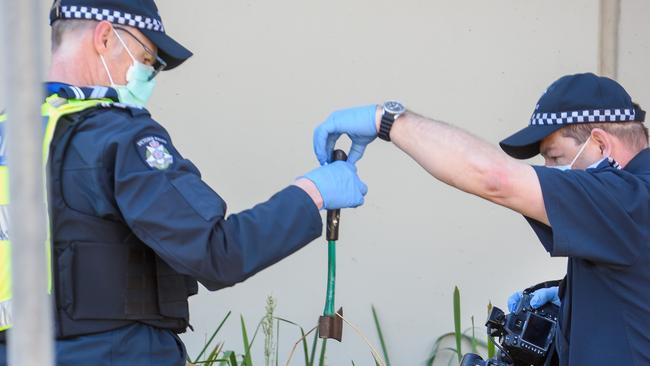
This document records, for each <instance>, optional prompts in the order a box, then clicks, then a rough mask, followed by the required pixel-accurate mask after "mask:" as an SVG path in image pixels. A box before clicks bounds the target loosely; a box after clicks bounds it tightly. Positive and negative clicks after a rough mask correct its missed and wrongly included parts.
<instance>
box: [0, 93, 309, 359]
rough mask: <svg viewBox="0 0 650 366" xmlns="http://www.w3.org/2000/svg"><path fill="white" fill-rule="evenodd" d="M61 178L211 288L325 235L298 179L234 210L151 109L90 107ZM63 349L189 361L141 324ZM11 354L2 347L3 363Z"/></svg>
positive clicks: (78, 198) (84, 203)
mask: <svg viewBox="0 0 650 366" xmlns="http://www.w3.org/2000/svg"><path fill="white" fill-rule="evenodd" d="M47 89H48V95H50V94H53V93H58V94H59V96H62V97H67V98H78V99H84V98H97V97H109V98H115V100H116V98H117V94H116V93H115V91H114V90H112V89H110V88H98V89H92V88H77V87H71V86H69V85H65V84H57V83H49V84H47ZM190 122H191V121H188V123H190ZM217 160H218V159H217ZM61 178H62V186H63V196H64V198H65V199H66V202H67V204H68V206H70V207H71V208H72V209H75V210H77V211H78V212H81V213H85V214H88V215H92V216H98V217H102V218H105V219H109V220H116V221H121V222H124V223H126V225H128V226H129V227H130V228H131V230H132V231H133V233H134V234H135V235H137V237H138V238H139V239H140V240H142V241H143V242H144V243H145V244H146V245H147V246H149V247H151V248H152V249H153V250H154V251H155V252H156V254H157V255H158V256H160V257H161V258H162V259H163V260H164V261H165V262H167V263H168V264H169V265H170V266H171V267H172V268H174V269H175V270H176V271H177V272H179V273H182V274H186V275H189V276H192V277H194V278H196V279H197V280H198V281H199V282H201V283H202V284H203V285H204V286H205V287H206V288H208V289H210V290H217V289H220V288H223V287H227V286H232V285H233V284H235V283H237V282H241V281H243V280H244V279H246V278H248V277H250V276H252V275H253V274H255V273H257V272H259V271H260V270H262V269H264V268H266V267H268V266H270V265H272V264H273V263H276V262H277V261H279V260H281V259H282V258H284V257H286V256H288V255H290V254H291V253H293V252H295V251H296V250H298V249H300V248H302V247H303V246H305V245H306V244H308V243H309V242H311V241H312V240H314V239H315V238H317V237H318V236H320V235H321V233H322V220H321V216H320V213H319V211H318V209H317V207H316V205H315V204H314V202H313V201H312V200H311V198H310V197H309V195H307V193H306V192H304V191H303V190H302V189H300V188H298V187H295V186H290V187H288V188H285V189H283V190H281V191H280V192H278V193H276V194H275V195H273V196H272V197H271V198H270V199H269V200H268V201H266V202H264V203H261V204H259V205H257V206H255V207H253V208H251V209H249V210H245V211H243V212H240V213H237V214H231V215H229V216H227V214H226V203H225V201H224V200H223V199H222V198H221V197H220V196H219V195H218V194H217V193H215V192H214V191H213V190H212V189H211V188H210V187H209V186H208V185H207V184H206V183H205V182H203V181H202V180H201V175H200V173H199V170H198V169H197V168H196V167H195V166H194V164H192V162H190V161H189V160H187V159H185V158H184V157H183V156H182V155H181V154H180V153H179V152H178V150H177V149H176V148H175V147H174V145H173V143H172V139H171V137H170V136H169V134H168V133H167V131H166V130H165V129H164V128H163V127H162V126H161V125H160V124H158V123H157V122H156V121H154V120H153V119H152V118H151V116H150V115H149V113H148V112H147V111H146V110H144V109H135V108H126V107H122V108H118V107H112V108H107V109H103V110H100V111H98V112H97V113H93V114H91V115H89V116H88V117H87V118H86V120H84V121H83V122H82V124H81V126H80V127H79V128H78V132H77V133H76V135H75V136H74V137H73V139H72V140H71V142H70V144H69V146H68V148H67V152H66V154H65V157H64V162H63V172H62V177H61ZM229 179H237V177H230V178H229ZM56 349H57V358H58V363H57V364H58V365H60V366H61V365H81V364H84V365H85V364H88V365H90V364H92V365H127V364H128V365H149V364H151V365H154V364H155V365H157V366H163V365H184V363H185V362H184V360H185V358H184V351H183V347H182V344H180V341H179V340H178V337H177V336H176V335H174V334H173V333H172V332H171V331H169V330H163V329H156V328H153V327H150V326H146V325H142V324H134V325H131V326H128V327H125V328H121V329H117V330H114V331H111V332H105V333H101V334H94V335H88V336H82V337H77V338H74V339H67V340H59V341H57V345H56ZM79 350H84V351H83V352H80V351H79ZM4 352H5V346H4V345H0V366H2V365H3V364H4V362H5V360H4Z"/></svg>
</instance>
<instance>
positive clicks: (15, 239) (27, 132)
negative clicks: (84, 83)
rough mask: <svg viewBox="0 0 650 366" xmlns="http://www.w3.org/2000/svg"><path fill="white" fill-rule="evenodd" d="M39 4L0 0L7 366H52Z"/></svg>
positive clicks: (36, 1) (30, 0) (34, 0)
mask: <svg viewBox="0 0 650 366" xmlns="http://www.w3.org/2000/svg"><path fill="white" fill-rule="evenodd" d="M41 3H42V0H2V4H3V8H2V14H3V15H4V16H3V18H4V19H3V20H2V23H3V24H4V27H5V29H4V33H5V40H4V45H3V47H2V54H3V57H4V58H5V60H6V62H7V65H6V69H5V76H6V78H5V79H6V81H7V84H6V85H5V91H6V95H7V101H6V102H7V104H6V107H7V117H8V118H7V122H6V123H7V136H8V139H7V144H8V156H7V160H8V163H9V175H10V181H9V189H10V200H11V202H10V205H9V221H10V222H9V235H10V240H11V248H12V257H11V261H12V278H13V291H12V293H13V296H12V312H13V322H12V323H13V328H11V329H10V330H9V333H8V339H7V341H8V344H7V346H8V351H7V352H8V361H9V365H10V366H18V365H28V366H32V365H34V366H36V365H38V366H51V365H53V344H52V338H53V332H52V300H51V299H50V298H49V296H48V295H47V267H46V252H45V240H46V229H47V227H46V225H48V223H47V221H46V216H45V204H44V203H45V201H44V188H43V172H42V147H41V146H42V134H43V129H42V122H41V120H42V118H41V113H40V109H41V107H40V105H41V103H42V102H43V94H44V92H43V87H42V82H43V78H42V66H41V65H42V60H43V55H42V53H41V46H42V40H41V38H42V33H41V32H42V27H41V23H42V22H44V21H45V17H44V16H43V14H44V13H43V12H42V11H41Z"/></svg>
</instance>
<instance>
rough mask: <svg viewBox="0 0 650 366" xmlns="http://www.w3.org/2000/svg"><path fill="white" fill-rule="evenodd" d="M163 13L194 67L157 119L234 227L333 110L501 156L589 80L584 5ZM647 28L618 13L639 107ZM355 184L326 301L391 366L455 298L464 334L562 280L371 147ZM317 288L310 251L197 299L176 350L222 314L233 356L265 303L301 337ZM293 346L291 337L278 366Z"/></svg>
mask: <svg viewBox="0 0 650 366" xmlns="http://www.w3.org/2000/svg"><path fill="white" fill-rule="evenodd" d="M158 3H159V8H160V11H161V14H162V15H163V19H164V21H165V25H166V28H167V30H168V32H169V33H170V34H172V35H173V36H174V37H175V38H176V39H177V40H179V41H181V42H183V43H184V44H185V45H186V46H188V48H190V49H191V50H193V51H194V52H195V56H194V57H193V58H192V59H191V60H189V61H188V62H187V63H186V64H185V65H184V66H183V67H181V68H179V69H178V70H174V71H171V72H169V73H166V74H164V75H163V76H162V77H161V78H160V80H159V85H158V88H157V90H156V92H155V95H154V98H153V100H152V102H151V104H150V109H151V111H152V113H153V115H154V116H155V117H156V118H157V119H158V120H159V121H160V122H161V123H162V124H163V125H165V126H166V127H167V128H168V129H169V132H170V133H171V135H172V137H173V139H174V144H175V145H176V147H177V148H178V149H179V150H180V151H181V152H182V153H183V154H184V155H185V156H186V157H188V158H190V159H191V160H192V161H193V162H194V163H195V164H196V165H197V166H198V167H199V168H200V169H201V170H202V173H203V177H204V179H205V181H206V182H208V183H209V184H210V186H212V187H213V188H214V189H215V190H216V191H217V192H218V193H219V194H220V195H221V196H222V197H224V199H226V201H227V202H228V203H229V208H230V212H232V213H234V212H238V211H241V210H244V209H246V208H249V207H251V206H253V205H254V204H256V203H258V202H260V201H263V200H265V199H267V198H268V197H270V196H271V195H272V194H273V193H274V192H276V191H278V190H280V189H281V188H283V187H284V186H286V185H288V184H290V183H291V182H292V180H293V179H294V178H295V177H297V176H299V175H301V174H302V173H304V172H306V171H308V170H310V169H312V168H314V167H315V166H316V160H315V158H314V156H313V154H312V148H311V133H312V130H313V128H314V126H315V125H316V124H317V123H319V122H320V121H322V120H323V119H325V118H326V117H327V115H328V114H329V113H330V112H332V111H333V110H336V109H339V108H344V107H350V106H357V105H363V104H369V103H380V102H382V101H383V100H385V99H387V98H396V99H399V100H402V101H403V102H404V103H405V104H406V105H407V106H408V107H409V108H410V109H412V110H414V111H417V112H419V113H422V114H424V115H427V116H430V117H434V118H438V119H441V120H444V121H447V122H449V123H452V124H454V125H457V126H459V127H462V128H465V129H467V130H469V131H471V132H473V133H474V134H476V135H478V136H481V137H482V138H484V139H486V140H487V141H490V142H492V143H495V144H496V143H497V142H498V141H499V140H500V139H501V138H503V137H505V136H507V135H508V134H510V133H512V132H514V131H516V130H517V129H519V128H521V127H523V126H524V125H526V123H527V120H528V118H529V116H530V114H531V113H532V110H533V107H534V105H535V103H536V101H537V99H538V98H539V96H540V95H541V93H542V92H543V91H544V89H545V88H546V86H547V85H548V84H550V83H551V82H552V81H554V80H555V79H557V78H558V77H560V76H562V75H564V74H568V73H576V72H585V71H592V72H596V71H597V70H596V67H597V65H598V62H597V61H598V60H597V50H598V49H597V47H598V31H597V30H598V29H597V27H598V2H597V1H593V0H574V1H560V0H553V1H550V0H544V1H543V0H535V1H526V2H522V1H517V0H493V1H469V0H460V1H442V0H435V1H434V0H429V1H423V0H401V1H394V0H393V1H389V0H375V1H371V0H357V1H341V0H333V1H315V2H314V1H312V2H308V1H299V0H279V1H259V0H246V1H242V0H222V1H183V2H180V1H170V0H159V1H158ZM648 15H650V2H647V1H645V0H623V2H622V16H621V18H622V19H621V23H622V24H621V30H620V60H619V79H620V81H621V82H622V84H623V85H624V86H625V87H626V88H627V89H628V91H629V92H630V93H631V94H632V95H633V97H634V98H635V99H636V100H637V101H638V102H639V103H641V105H642V106H645V108H649V106H650V90H649V89H648V86H647V85H648V84H649V82H650V74H649V73H648V72H647V65H648V61H649V58H650V23H648V22H647V21H646V20H647V17H648ZM43 19H45V18H44V17H43ZM8 51H10V50H3V53H4V54H6V52H8ZM0 62H1V60H0ZM2 93H6V91H5V90H3V91H2ZM2 96H3V94H0V97H2ZM0 100H2V99H0ZM531 163H539V161H531ZM359 171H360V174H361V176H362V178H363V179H364V180H365V181H366V182H367V183H368V185H369V187H370V191H369V193H368V196H367V204H366V205H365V206H364V207H362V208H359V209H356V210H345V211H344V212H343V214H342V228H341V239H340V244H339V246H338V254H339V261H338V264H339V268H338V283H337V285H338V287H337V298H336V301H337V304H339V305H343V306H344V308H345V313H346V316H347V317H348V318H349V319H350V321H352V322H353V323H356V324H357V325H358V326H359V327H360V328H361V329H362V330H363V331H364V332H365V333H366V334H368V335H369V336H370V338H371V340H372V341H373V342H374V343H375V344H377V338H376V336H375V333H374V329H373V323H372V317H371V313H370V305H371V304H374V305H375V306H376V307H377V309H378V311H379V315H380V317H381V320H382V324H383V326H384V330H385V333H386V340H387V343H388V345H389V348H390V351H391V359H392V363H393V365H417V364H421V363H422V362H423V361H424V360H425V359H426V357H427V356H428V353H429V351H430V349H431V347H432V345H433V342H434V340H435V338H436V337H437V336H438V335H440V334H442V333H444V332H447V331H450V330H452V329H453V318H452V291H453V288H454V286H458V287H459V288H460V290H461V297H462V314H463V318H462V320H463V322H464V324H463V327H469V325H470V317H471V316H474V317H475V319H476V323H477V325H479V326H480V325H481V324H482V323H483V320H484V317H485V313H486V305H487V303H488V301H491V302H492V303H493V304H495V305H497V306H499V307H505V301H506V299H507V297H508V295H509V294H510V293H511V292H513V291H515V290H518V289H522V288H524V287H526V286H528V285H531V284H534V283H537V282H540V281H543V280H547V279H556V278H560V277H562V276H563V274H564V272H565V265H566V261H565V259H561V258H560V259H551V258H549V256H548V254H547V253H546V252H545V251H544V250H543V248H542V246H541V245H540V244H539V242H538V240H537V239H536V237H535V235H534V234H533V233H532V231H531V230H530V229H529V228H528V226H527V224H526V222H525V221H524V219H523V218H522V217H521V216H520V215H518V214H516V213H513V212H511V211H509V210H507V209H504V208H501V207H498V206H494V205H492V204H489V203H487V202H484V201H482V200H481V199H478V198H476V197H472V196H469V195H467V194H464V193H461V192H458V191H456V190H454V189H451V188H450V187H447V186H445V185H443V184H441V183H440V182H437V181H436V180H434V179H433V178H432V177H431V176H429V175H428V174H427V173H426V172H424V171H423V170H422V169H420V168H419V166H418V165H417V164H415V163H414V162H413V161H411V160H410V159H409V158H408V157H407V156H406V155H405V154H403V153H401V152H400V151H399V150H397V149H396V148H395V147H394V146H392V145H390V144H387V143H383V142H380V141H377V142H375V143H374V144H373V145H371V146H370V147H369V148H368V150H367V154H366V157H365V159H364V160H363V161H361V162H360V163H359ZM325 275H326V246H325V242H324V239H319V240H316V241H315V242H314V243H312V244H311V245H309V246H307V247H306V248H305V249H303V250H301V251H300V252H298V253H296V254H295V255H293V256H291V257H290V258H288V259H286V260H284V261H282V262H280V263H279V264H277V265H276V266H274V267H272V268H269V269H267V270H265V271H263V272H261V273H260V274H258V275H257V276H255V277H253V278H251V279H249V280H248V281H246V282H245V283H243V284H240V285H237V286H235V287H233V288H230V289H226V290H222V291H219V292H216V293H210V292H208V291H206V290H205V289H202V290H201V293H200V294H199V295H198V296H196V297H194V298H193V299H192V300H191V311H192V323H193V325H194V328H195V331H194V332H190V333H188V334H185V335H183V336H182V338H183V340H184V341H185V342H186V344H187V347H188V350H189V352H190V354H191V355H196V354H197V352H198V351H199V350H200V348H201V346H202V344H203V342H204V340H205V338H206V335H209V334H210V333H211V331H212V330H213V329H214V328H215V327H216V325H217V324H218V322H219V321H220V320H221V318H222V317H223V316H224V315H225V313H226V312H227V311H228V310H232V311H233V312H234V314H235V315H236V317H233V318H231V319H230V321H229V322H228V323H227V325H226V327H225V328H224V330H223V331H222V332H221V333H220V335H219V337H218V338H219V339H220V340H222V341H225V342H226V345H225V347H226V349H236V350H238V351H241V350H242V346H241V336H240V331H239V319H237V317H238V315H239V314H240V313H241V314H243V315H244V316H245V318H246V320H247V321H248V325H249V327H254V326H255V324H256V322H257V321H258V319H260V318H261V316H262V315H263V311H264V302H265V298H266V296H267V295H273V296H274V297H275V298H277V301H278V308H277V315H279V316H282V317H285V318H287V319H291V320H293V321H295V322H297V323H300V324H302V325H303V326H304V327H305V328H311V327H312V326H313V325H315V323H316V320H317V318H318V315H319V314H320V313H321V312H322V306H323V302H324V292H325ZM479 332H480V333H481V334H482V330H479ZM297 338H298V333H297V332H296V331H295V330H294V329H291V328H287V327H285V328H283V330H282V336H281V344H280V349H281V352H280V361H281V364H282V363H283V362H284V360H285V359H286V357H287V355H288V353H289V349H290V343H293V342H294V341H296V340H297ZM261 344H262V342H259V343H258V345H261ZM254 352H255V356H256V358H258V360H259V361H260V362H261V359H262V357H261V349H260V348H259V347H256V348H255V350H254ZM298 357H300V355H298ZM350 360H355V362H356V364H357V365H369V364H372V361H371V358H370V355H369V352H368V350H367V347H365V346H364V344H363V342H362V341H361V340H360V339H359V338H358V337H357V336H356V335H355V334H354V333H353V332H352V331H351V330H350V329H349V328H347V329H346V330H345V335H344V342H343V343H341V344H334V343H330V344H329V346H328V362H329V364H330V365H346V364H347V365H349V364H350ZM294 364H295V365H298V364H300V362H299V361H296V362H295V363H294Z"/></svg>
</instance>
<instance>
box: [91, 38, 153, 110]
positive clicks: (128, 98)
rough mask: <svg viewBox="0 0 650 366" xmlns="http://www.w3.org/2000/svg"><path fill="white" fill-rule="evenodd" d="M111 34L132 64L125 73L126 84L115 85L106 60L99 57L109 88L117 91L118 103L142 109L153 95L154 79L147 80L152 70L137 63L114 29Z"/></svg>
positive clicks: (150, 67) (151, 67)
mask: <svg viewBox="0 0 650 366" xmlns="http://www.w3.org/2000/svg"><path fill="white" fill-rule="evenodd" d="M113 33H115V35H116V36H117V39H119V40H120V43H122V46H123V47H124V49H125V50H126V52H127V53H128V54H129V56H130V57H131V60H132V61H133V63H132V64H131V66H130V67H129V69H128V70H127V72H126V81H127V84H126V85H116V84H115V82H113V78H112V77H111V73H110V72H109V71H108V66H107V65H106V60H104V55H99V57H100V59H101V61H102V65H104V69H105V70H106V73H107V74H108V79H109V80H110V82H111V87H113V89H115V90H116V91H117V95H118V97H119V100H120V102H122V103H125V104H131V105H135V106H138V107H144V106H145V104H147V101H148V100H149V98H150V97H151V94H152V93H153V88H154V87H155V86H156V80H155V79H151V80H149V77H150V75H152V74H153V72H154V68H153V66H148V65H145V64H143V63H141V62H139V61H137V60H136V59H135V57H133V54H132V53H131V51H130V50H129V48H128V47H127V46H126V43H125V42H124V40H122V37H120V34H119V33H118V32H116V31H115V29H114V28H113Z"/></svg>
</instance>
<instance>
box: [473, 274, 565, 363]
mask: <svg viewBox="0 0 650 366" xmlns="http://www.w3.org/2000/svg"><path fill="white" fill-rule="evenodd" d="M555 283H556V282H555V281H554V283H550V282H546V283H543V284H540V285H537V286H534V287H532V288H529V289H526V290H524V292H523V296H522V299H521V301H519V304H518V305H517V308H516V309H515V311H514V312H512V313H510V314H508V315H505V313H504V312H503V311H502V310H501V309H499V308H497V307H494V308H492V311H491V312H490V315H489V317H488V320H487V322H486V323H485V326H486V327H487V333H488V336H490V337H492V338H494V337H499V343H497V342H495V345H496V346H497V348H499V352H498V354H497V355H496V357H495V358H491V359H489V360H483V359H482V358H481V357H480V356H479V355H477V354H472V353H469V354H467V355H465V357H463V360H462V361H461V364H460V365H461V366H531V365H532V366H542V365H550V364H552V363H551V362H553V360H552V358H553V355H554V353H555V352H554V347H553V340H554V337H555V332H557V329H558V314H559V311H560V308H559V306H557V305H555V304H553V303H550V302H549V303H547V304H545V305H543V306H542V307H540V308H538V309H533V308H532V307H531V306H530V300H531V298H532V297H533V292H534V291H535V290H537V289H539V288H543V287H551V285H555Z"/></svg>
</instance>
